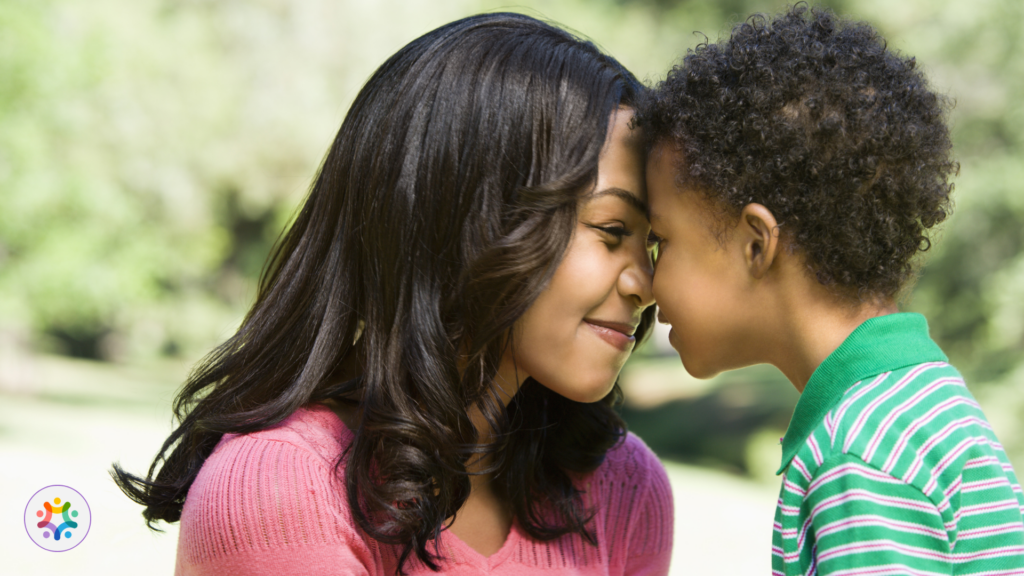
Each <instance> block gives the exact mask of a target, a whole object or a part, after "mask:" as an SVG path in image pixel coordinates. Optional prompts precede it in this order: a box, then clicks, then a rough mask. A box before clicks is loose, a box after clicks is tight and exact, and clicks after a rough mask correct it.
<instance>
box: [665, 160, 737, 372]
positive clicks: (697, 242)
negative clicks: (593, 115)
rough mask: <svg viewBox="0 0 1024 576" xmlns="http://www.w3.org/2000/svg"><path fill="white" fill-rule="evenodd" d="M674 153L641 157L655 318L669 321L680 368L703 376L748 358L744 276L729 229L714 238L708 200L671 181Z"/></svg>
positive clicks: (670, 337)
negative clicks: (654, 247) (655, 241)
mask: <svg viewBox="0 0 1024 576" xmlns="http://www.w3.org/2000/svg"><path fill="white" fill-rule="evenodd" d="M681 159H682V158H681V156H680V153H679V152H677V151H675V150H674V149H673V148H672V147H671V146H668V145H664V144H661V145H658V146H656V147H655V148H654V149H653V150H652V151H651V154H650V155H649V156H648V159H647V191H648V203H649V205H650V210H651V230H652V232H654V234H655V235H657V236H659V237H661V239H662V241H661V245H660V247H659V249H658V250H659V251H658V260H657V264H656V266H655V271H654V285H653V292H654V297H655V299H656V300H657V303H658V308H659V310H660V312H659V314H658V319H659V320H661V321H662V322H667V323H669V324H671V325H672V331H671V332H670V333H669V341H670V342H671V343H672V347H673V348H675V349H676V351H677V352H679V356H680V357H681V358H682V361H683V366H684V367H685V368H686V371H687V372H689V373H690V374H691V375H693V376H694V377H696V378H710V377H711V376H714V375H715V374H717V373H719V372H721V371H723V370H728V369H731V368H737V367H740V366H744V365H747V363H749V362H750V361H751V360H753V359H752V358H749V359H748V358H745V356H746V355H747V354H748V350H749V348H747V346H746V344H747V343H746V342H744V340H745V339H746V338H745V337H744V334H743V332H744V330H743V326H744V324H745V321H746V320H748V319H749V318H747V313H746V312H745V308H747V307H748V306H749V302H747V301H746V299H745V296H747V295H746V294H745V292H746V290H745V288H748V287H749V286H750V280H749V273H748V272H747V269H746V267H745V266H744V264H743V259H742V256H741V255H737V254H736V249H737V246H733V244H734V242H731V241H730V240H731V239H730V238H729V234H728V232H729V231H728V230H726V236H725V237H723V238H722V239H721V240H720V239H719V238H718V237H716V235H715V226H716V220H715V218H716V216H715V214H714V213H713V211H712V209H711V205H710V204H709V202H708V201H707V200H706V199H704V197H703V196H702V195H701V194H700V193H698V192H696V191H693V190H686V189H681V188H680V187H679V186H678V185H677V184H676V173H677V170H678V166H679V165H680V160H681ZM727 228H728V227H727ZM740 250H742V249H741V248H740ZM738 256H739V257H738Z"/></svg>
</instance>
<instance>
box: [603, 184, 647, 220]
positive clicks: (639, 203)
mask: <svg viewBox="0 0 1024 576" xmlns="http://www.w3.org/2000/svg"><path fill="white" fill-rule="evenodd" d="M608 195H611V196H616V197H618V198H619V199H621V200H622V201H623V202H625V203H626V204H629V205H630V206H632V207H633V208H634V209H636V211H637V212H639V213H640V215H641V216H643V217H644V218H647V219H648V220H650V219H651V209H650V208H649V207H648V206H647V202H644V201H643V200H641V199H640V197H639V196H637V195H636V194H633V193H632V192H629V191H628V190H623V189H622V188H605V189H604V190H600V191H598V192H594V193H593V194H592V195H591V196H590V198H589V200H597V199H598V198H600V197H602V196H608ZM589 200H588V201H589Z"/></svg>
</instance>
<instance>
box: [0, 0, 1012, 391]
mask: <svg viewBox="0 0 1024 576" xmlns="http://www.w3.org/2000/svg"><path fill="white" fill-rule="evenodd" d="M828 4H829V5H831V6H833V7H834V8H836V9H837V10H838V11H839V12H840V13H842V14H844V15H847V16H850V17H853V18H857V19H864V20H868V21H869V22H871V23H872V24H874V25H876V26H877V27H878V28H879V29H880V30H881V31H882V32H883V34H885V35H886V37H887V38H888V39H889V40H890V45H891V46H893V47H895V48H897V49H899V50H902V51H904V52H907V53H910V54H913V55H915V56H916V57H917V58H918V62H919V63H920V64H921V65H922V66H923V67H924V69H925V71H926V73H927V74H928V75H929V77H930V78H931V79H932V82H933V84H934V86H935V87H937V88H938V89H939V90H940V91H942V92H945V93H948V94H949V95H950V96H952V97H953V98H954V99H955V100H956V102H957V107H956V109H955V111H954V113H953V116H952V121H953V126H954V133H955V143H956V150H957V155H958V157H959V159H960V161H961V164H962V170H961V176H960V177H959V179H958V180H957V191H956V195H957V210H956V213H955V215H954V217H953V218H952V219H951V220H950V221H949V222H948V223H947V224H946V225H945V227H944V229H943V232H942V233H941V235H940V237H939V238H938V242H937V245H936V248H935V249H934V250H933V252H932V253H930V255H929V259H928V264H927V267H926V268H925V270H924V273H923V274H922V276H921V279H920V281H919V283H918V285H917V287H916V289H915V291H914V293H913V295H912V297H911V298H910V300H909V304H908V306H909V307H910V308H911V309H915V310H919V311H922V312H924V313H925V314H926V315H927V316H928V317H929V319H930V320H931V323H932V327H933V332H934V335H935V336H936V337H937V338H938V339H939V340H940V343H941V344H942V345H943V346H944V347H945V348H946V349H947V350H948V351H949V352H950V354H951V356H952V357H953V359H954V361H955V362H957V363H958V364H959V365H961V366H962V367H963V368H965V369H966V370H967V371H968V372H969V376H971V377H973V378H975V379H976V380H977V381H981V380H996V379H999V378H1003V377H1005V376H1006V375H1007V374H1010V373H1012V371H1013V370H1014V369H1015V368H1017V367H1018V366H1019V365H1020V364H1021V357H1022V356H1021V351H1022V348H1024V255H1022V253H1024V251H1022V246H1024V227H1022V226H1021V223H1022V221H1024V195H1022V194H1020V193H1019V192H1017V188H1018V186H1019V183H1020V182H1022V181H1024V179H1022V176H1024V157H1022V154H1024V108H1022V107H1021V105H1020V102H1022V101H1024V60H1022V59H1021V58H1020V57H1019V55H1020V53H1021V31H1022V30H1024V8H1022V6H1021V4H1020V3H1019V2H1017V1H1016V0H976V1H975V2H970V3H964V2H960V1H956V0H931V1H926V0H905V1H904V2H900V3H894V2H889V1H884V0H864V1H854V0H836V1H834V2H830V3H828ZM502 6H504V4H500V3H498V2H495V1H487V0H456V1H445V2H441V1H440V0H437V1H434V2H422V1H419V2H418V1H412V0H409V1H398V0H383V1H379V2H358V1H355V0H336V1H332V0H304V1H303V2H288V1H286V0H248V1H242V0H221V1H213V0H134V1H131V2H129V1H124V0H122V1H115V0H93V1H90V2H88V3H84V2H75V1H73V0H0V78H2V82H0V332H4V331H6V332H8V333H15V334H19V335H21V337H23V338H26V339H28V340H29V341H30V342H31V344H32V345H33V346H36V347H41V348H44V349H51V350H59V351H63V352H64V353H70V354H74V355H80V356H89V357H101V358H108V359H125V360H131V359H142V358H146V357H152V356H159V355H168V354H170V355H174V354H178V355H184V356H186V357H188V358H193V359H194V358H197V357H198V355H199V354H201V353H202V352H203V351H204V350H205V349H206V348H208V347H209V346H210V345H211V344H213V343H214V342H216V341H217V340H219V339H220V338H223V337H224V336H225V335H226V334H227V333H229V332H230V331H231V329H232V328H233V327H234V325H235V324H237V322H238V320H239V318H240V317H241V315H242V314H243V313H244V311H245V309H246V307H247V305H248V304H249V302H250V300H251V298H252V294H253V286H254V280H255V278H256V276H257V275H258V272H259V269H260V266H261V265H262V261H263V259H264V257H265V255H266V253H267V251H268V249H269V246H270V245H271V243H272V242H273V240H274V239H275V238H276V236H277V234H278V233H279V232H280V230H281V229H282V227H283V226H284V225H285V223H286V222H287V220H288V218H289V216H290V215H291V213H292V211H293V210H294V209H295V208H296V207H297V206H298V205H299V203H300V202H301V199H302V197H303V194H304V193H305V190H306V187H307V185H308V183H309V181H310V180H311V178H312V176H313V174H314V172H315V169H316V166H317V163H318V162H319V160H320V158H321V157H322V155H323V153H324V152H325V150H326V149H327V146H328V145H329V143H330V140H331V137H332V135H333V133H334V131H335V130H336V129H337V127H338V125H339V124H340V122H341V119H342V117H343V115H344V111H345V109H346V107H347V106H348V104H349V102H350V101H351V99H352V98H353V97H354V95H355V92H356V91H357V90H358V88H359V86H360V85H361V83H362V82H363V81H364V79H365V78H366V77H368V76H369V74H370V73H371V72H372V70H373V69H374V68H375V67H376V66H377V65H379V64H380V63H381V62H382V61H383V60H384V59H385V58H386V57H387V56H389V55H390V54H391V53H393V52H394V51H395V50H397V49H398V48H399V47H400V46H401V45H403V44H404V43H406V42H408V41H409V40H411V39H412V38H414V37H415V36H417V35H419V34H421V33H423V32H425V31H427V30H429V29H431V28H433V27H435V26H438V25H440V24H443V23H444V22H447V21H450V20H453V19H455V18H458V17H460V16H464V15H468V14H471V13H475V12H479V11H483V10H493V9H497V8H500V7H502ZM784 6H785V3H783V2H765V1H758V0H728V1H722V0H590V1H583V0H562V1H555V0H549V1H542V0H531V1H528V2H522V3H520V4H519V5H517V6H515V7H513V8H512V9H515V10H520V11H526V12H528V13H531V14H534V15H540V16H546V17H550V18H551V19H553V20H555V21H558V22H561V23H563V24H565V25H567V26H569V27H571V28H572V29H574V30H576V31H578V32H579V33H581V34H584V35H586V36H589V37H591V38H593V39H594V40H595V41H597V42H598V43H599V44H600V45H602V47H604V48H605V49H606V50H608V51H609V52H611V53H612V54H614V55H616V56H618V57H619V58H620V59H621V60H622V61H623V62H624V63H625V64H626V65H627V66H628V67H630V68H631V69H633V70H634V72H636V73H637V75H638V76H639V77H641V78H646V79H648V80H649V81H656V80H658V79H659V78H660V77H662V76H663V75H664V73H665V71H666V70H667V69H668V67H669V66H670V65H671V64H672V63H674V62H676V61H677V60H678V59H679V57H680V56H681V55H682V54H683V52H684V51H685V49H687V48H691V47H693V46H694V45H696V44H697V43H698V42H699V41H701V40H702V37H701V36H700V35H695V34H694V32H695V31H700V32H703V33H704V34H706V35H707V36H708V37H709V38H710V39H711V40H712V41H714V40H715V39H716V38H717V37H718V36H719V34H721V33H726V32H727V31H728V27H729V26H730V25H731V23H733V22H735V21H736V20H738V19H740V18H742V17H745V16H746V15H748V14H750V13H751V12H754V11H777V10H780V9H782V8H783V7H784Z"/></svg>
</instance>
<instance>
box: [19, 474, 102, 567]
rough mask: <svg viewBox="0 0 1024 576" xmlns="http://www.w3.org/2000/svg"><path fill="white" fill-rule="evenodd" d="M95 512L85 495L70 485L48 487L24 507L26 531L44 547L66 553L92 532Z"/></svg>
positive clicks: (36, 494) (37, 493)
mask: <svg viewBox="0 0 1024 576" xmlns="http://www.w3.org/2000/svg"><path fill="white" fill-rule="evenodd" d="M90 526H92V511H91V510H90V509H89V503H88V502H86V501H85V497H84V496H82V494H81V493H80V492H79V491H78V490H75V489H74V488H72V487H70V486H63V485H61V484H55V485H53V486H47V487H45V488H43V489H41V490H39V491H38V492H36V493H35V494H33V495H32V497H31V498H29V500H28V504H27V505H26V506H25V532H27V533H28V537H29V538H31V539H32V541H33V542H35V543H36V545H37V546H39V547H40V548H42V549H43V550H49V551H50V552H67V551H68V550H71V549H72V548H74V547H75V546H78V545H79V544H81V543H82V541H83V540H85V537H86V536H88V534H89V527H90Z"/></svg>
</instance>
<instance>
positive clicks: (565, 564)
mask: <svg viewBox="0 0 1024 576" xmlns="http://www.w3.org/2000/svg"><path fill="white" fill-rule="evenodd" d="M352 440H353V436H352V432H351V431H349V430H348V428H346V427H345V425H344V424H342V422H341V420H340V419H339V418H338V417H337V416H336V415H335V414H334V413H333V412H332V411H331V410H330V409H328V408H327V407H324V406H319V405H311V406H309V407H307V408H303V409H300V410H298V411H297V412H296V413H295V414H293V415H292V416H291V417H289V418H288V419H287V420H285V421H284V422H282V423H281V424H280V425H278V426H276V427H274V428H271V429H269V430H263V431H260V432H256V433H253V434H246V435H243V436H238V435H226V436H225V437H224V438H223V439H222V440H221V441H220V444H218V445H217V447H216V449H214V451H213V454H212V455H211V456H210V457H209V459H207V461H206V463H205V464H204V465H203V468H202V470H200V472H199V475H198V477H197V478H196V480H195V483H194V484H192V488H191V489H190V490H189V493H188V497H187V498H186V500H185V506H184V509H183V510H182V515H181V531H180V533H179V537H178V561H177V562H178V563H177V569H176V570H175V574H176V575H178V576H185V575H188V576H192V575H196V576H198V575H207V574H209V575H214V574H216V575H218V576H222V575H267V576H287V575H296V576H299V575H301V576H318V575H322V574H353V575H355V574H358V575H366V576H369V575H374V576H391V575H393V574H394V573H395V564H396V560H397V552H398V551H399V550H398V549H397V548H395V547H392V546H387V545H382V544H380V543H378V542H376V541H375V540H373V539H371V538H369V537H367V536H366V535H365V534H363V533H362V532H361V531H360V530H358V528H357V527H356V525H355V523H354V522H353V520H352V517H351V514H350V511H349V507H348V503H347V501H346V499H345V491H344V490H345V489H344V480H343V478H339V477H338V475H336V474H335V473H334V471H333V465H334V462H335V460H336V458H337V457H338V455H339V454H340V453H341V451H342V450H344V449H345V447H347V446H348V445H349V444H350V443H351V442H352ZM340 474H342V475H343V474H344V471H343V470H342V471H341V472H340ZM581 484H582V486H581V487H582V488H583V489H584V490H586V495H585V497H584V498H585V501H586V503H587V505H588V506H591V507H596V511H597V514H596V517H595V519H594V523H593V524H592V528H593V529H595V530H596V534H597V540H598V546H597V547H594V546H591V545H589V544H587V543H586V542H585V541H584V540H582V539H581V538H580V537H579V536H577V535H570V536H565V537H562V538H560V539H558V540H554V541H552V542H539V541H536V540H533V539H532V538H530V537H529V535H528V534H526V532H525V531H524V530H523V529H522V528H521V527H520V526H519V525H518V523H515V522H514V523H513V525H512V531H511V533H510V534H509V536H508V539H507V540H506V542H505V544H504V546H502V547H501V549H500V550H499V551H498V552H496V553H495V554H493V555H492V556H490V557H485V556H482V555H481V554H479V553H478V552H476V551H475V550H473V549H472V548H470V547H469V546H468V545H466V544H465V543H464V542H462V541H461V540H459V539H458V538H457V537H456V536H455V535H454V534H452V533H451V532H448V531H446V532H443V533H442V536H441V538H440V539H439V542H438V543H437V544H438V549H439V551H440V552H441V553H442V554H443V555H444V557H445V558H446V559H445V561H444V562H443V563H442V565H441V572H442V573H443V574H456V575H467V576H468V575H470V574H474V575H475V574H494V575H508V576H518V575H525V574H536V573H538V572H539V571H541V570H543V573H544V574H546V575H556V574H608V575H610V574H629V575H633V574H666V573H667V572H668V564H669V555H670V553H671V548H672V495H671V492H670V491H669V484H668V478H667V476H666V475H665V470H664V468H662V466H661V464H660V463H659V462H658V460H657V458H656V457H655V456H654V454H653V453H652V452H651V451H650V449H649V448H647V446H645V445H644V443H643V442H641V441H640V439H639V438H637V437H636V436H634V435H632V434H630V435H628V436H627V437H626V439H625V441H624V442H622V443H620V444H619V445H618V446H616V447H615V448H613V449H612V450H610V451H609V452H608V456H607V457H606V458H605V461H604V463H603V464H602V465H601V466H600V467H599V468H598V469H597V470H596V471H595V472H593V473H592V474H589V475H587V476H585V477H584V478H583V479H582V481H581ZM405 572H406V573H407V574H410V575H426V574H434V572H431V571H430V570H429V569H428V568H427V567H425V566H424V565H422V564H420V563H419V562H418V561H416V560H415V557H413V558H412V559H411V560H410V561H408V562H407V563H406V565H405Z"/></svg>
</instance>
